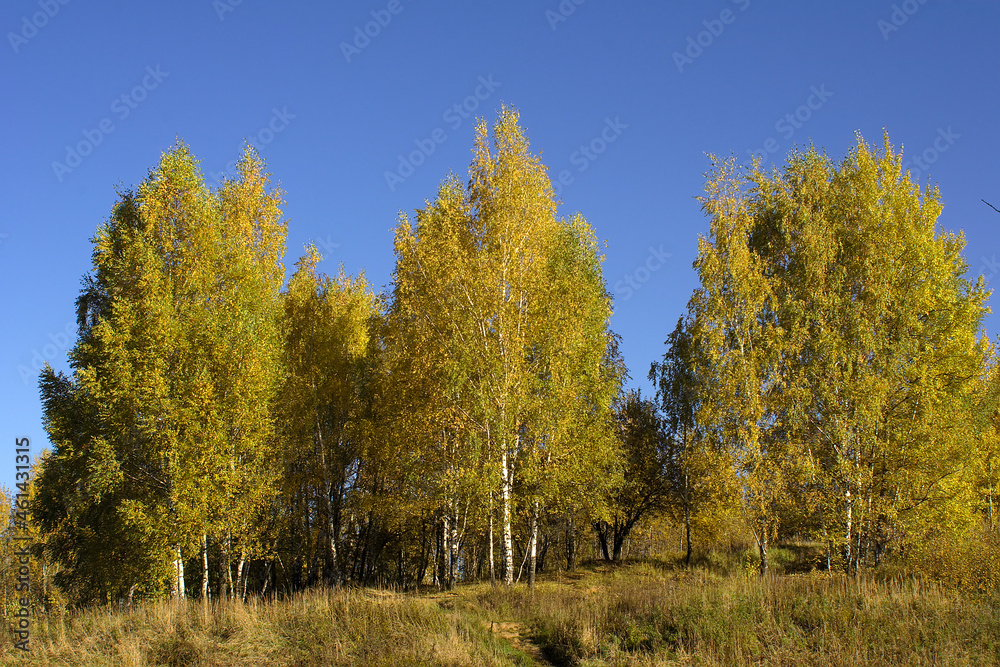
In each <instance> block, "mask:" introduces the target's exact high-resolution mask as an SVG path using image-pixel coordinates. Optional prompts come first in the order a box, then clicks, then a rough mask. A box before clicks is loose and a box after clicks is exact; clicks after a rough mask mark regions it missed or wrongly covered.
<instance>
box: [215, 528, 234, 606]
mask: <svg viewBox="0 0 1000 667" xmlns="http://www.w3.org/2000/svg"><path fill="white" fill-rule="evenodd" d="M229 547H230V537H229V535H226V539H225V540H223V542H222V558H220V559H219V566H220V567H221V568H222V581H223V585H224V586H225V590H224V591H223V594H222V595H220V597H222V598H231V597H233V595H235V591H233V571H232V569H230V563H229Z"/></svg>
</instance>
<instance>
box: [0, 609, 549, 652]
mask: <svg viewBox="0 0 1000 667" xmlns="http://www.w3.org/2000/svg"><path fill="white" fill-rule="evenodd" d="M21 653H22V652H20V651H16V650H15V649H13V648H12V647H10V646H9V644H8V645H7V646H4V647H3V649H2V652H0V664H4V665H6V664H29V665H46V666H52V667H56V666H57V665H58V666H62V665H66V666H73V667H77V666H80V665H88V666H91V665H92V666H95V667H96V666H104V665H108V666H110V665H116V666H118V665H122V666H129V667H145V666H147V665H177V666H182V665H183V666H187V665H206V666H207V665H269V666H270V665H289V666H291V665H295V666H297V667H300V666H301V667H305V666H307V665H401V664H403V665H516V664H519V661H521V662H526V664H530V661H526V659H524V658H523V657H522V656H520V654H519V653H517V652H516V651H514V650H513V649H511V648H510V646H509V644H507V643H506V642H504V641H502V640H500V639H497V638H495V637H493V635H492V634H490V631H489V628H487V627H483V625H482V624H481V623H479V622H477V621H476V620H475V619H474V618H470V617H468V616H466V615H464V614H459V613H454V612H449V611H447V610H446V609H444V608H442V606H441V605H439V604H437V602H436V601H435V600H433V599H430V598H426V597H416V596H397V595H391V594H390V595H386V594H379V593H377V592H368V591H358V590H332V591H311V592H307V593H303V594H300V595H296V596H295V597H294V598H291V599H289V600H285V601H278V602H250V603H248V604H246V605H242V604H237V603H229V602H223V603H216V604H214V605H212V609H211V611H210V613H209V615H208V617H207V618H206V615H205V614H204V610H203V607H202V606H201V605H200V604H199V603H197V602H190V603H186V604H185V603H172V602H157V603H149V604H145V605H142V606H139V607H138V608H137V609H135V610H134V611H132V612H124V611H113V610H108V609H92V610H88V611H83V612H78V613H71V614H67V615H65V616H52V617H49V618H42V619H35V623H34V626H33V628H32V638H31V652H30V654H29V655H27V656H24V655H18V654H21Z"/></svg>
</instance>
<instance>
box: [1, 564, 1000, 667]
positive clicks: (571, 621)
mask: <svg viewBox="0 0 1000 667" xmlns="http://www.w3.org/2000/svg"><path fill="white" fill-rule="evenodd" d="M790 558H794V554H792V555H787V554H786V555H785V556H781V557H780V558H778V561H779V562H780V561H781V560H782V559H786V560H787V559H790ZM746 560H747V557H746V554H744V553H743V552H742V551H734V552H732V553H728V554H727V553H715V554H705V555H703V556H702V557H701V558H699V563H700V564H699V565H697V566H695V567H692V568H691V569H689V570H687V569H684V568H683V567H680V566H679V565H678V560H677V559H675V558H669V559H666V560H663V561H655V562H654V561H649V562H643V563H632V564H626V565H623V566H609V565H603V564H591V565H589V566H587V567H585V568H581V569H580V570H578V571H576V572H572V573H566V572H561V573H555V574H548V575H545V576H543V577H541V578H540V580H539V582H538V585H537V586H536V588H535V589H534V590H530V589H528V588H527V587H525V586H523V585H522V586H515V587H512V588H505V587H494V586H491V585H490V584H470V585H465V586H460V587H459V588H458V589H457V590H456V591H455V592H454V593H440V592H436V591H425V592H421V593H411V594H401V593H394V592H387V591H375V590H365V589H334V590H314V591H308V592H305V593H301V594H297V595H295V596H292V597H290V598H288V599H285V600H279V601H258V600H252V601H250V602H248V603H247V604H245V605H244V604H239V603H234V602H217V603H213V604H212V606H211V607H210V609H209V610H208V613H207V614H206V612H205V609H204V608H203V607H202V605H201V604H200V603H199V602H197V601H192V602H188V603H174V602H154V603H146V604H142V605H137V606H136V608H135V609H133V610H132V611H124V610H112V609H108V608H93V609H89V610H85V611H79V612H73V613H68V614H64V615H52V616H49V617H41V618H35V619H34V623H33V628H32V639H31V644H32V651H31V653H30V655H27V656H24V655H20V652H19V651H15V650H14V649H13V648H12V646H11V644H10V643H8V645H7V646H4V647H3V648H2V649H0V664H4V665H6V664H35V665H53V666H56V665H73V666H76V665H131V666H146V665H289V666H290V665H297V666H306V665H528V664H532V663H533V661H532V658H531V657H529V655H528V653H530V652H531V651H532V650H535V649H540V652H539V651H536V653H537V655H538V657H540V656H542V655H544V657H545V659H547V660H548V661H549V662H551V663H553V664H557V665H674V664H697V665H710V666H711V665H720V666H721V665H817V666H820V665H830V666H833V665H837V666H854V665H858V666H860V665H865V666H867V665H970V666H971V665H998V664H1000V614H998V613H997V611H998V609H997V607H998V606H1000V605H997V600H996V599H995V598H988V597H985V596H975V595H967V594H964V593H960V592H958V591H957V590H955V589H953V588H946V587H944V586H942V585H939V584H936V583H930V582H926V581H922V580H919V579H914V578H906V577H895V578H880V577H877V576H862V577H860V578H856V579H855V578H848V577H845V576H842V575H838V574H828V573H825V572H820V571H813V572H804V573H797V574H785V575H781V574H775V575H773V576H769V577H767V578H764V579H761V578H760V577H759V576H757V575H755V574H753V572H752V567H748V563H745V562H744V561H746ZM794 569H795V568H793V567H791V566H789V567H788V570H789V571H794ZM500 628H503V629H504V630H505V632H506V633H507V634H506V635H504V634H503V633H502V632H499V629H500ZM511 628H515V630H511ZM518 634H520V637H521V639H513V638H512V636H516V635H518ZM511 643H513V644H515V645H518V647H519V648H514V647H513V646H512V645H511ZM519 649H524V650H525V651H527V653H526V652H522V651H521V650H519Z"/></svg>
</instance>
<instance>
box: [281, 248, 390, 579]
mask: <svg viewBox="0 0 1000 667" xmlns="http://www.w3.org/2000/svg"><path fill="white" fill-rule="evenodd" d="M321 260H322V256H321V255H320V254H319V252H318V251H317V250H316V248H315V246H312V245H309V246H308V247H307V248H306V253H305V255H303V257H302V258H301V259H300V260H299V262H298V263H297V265H296V266H297V267H298V268H297V270H296V272H295V273H294V274H293V275H292V277H291V279H290V280H289V283H288V289H287V291H286V292H285V293H284V295H283V301H284V319H283V322H284V327H283V328H284V336H283V341H284V342H283V356H284V359H283V362H284V364H283V365H284V368H285V369H286V376H285V378H284V381H283V383H282V388H281V400H280V403H279V405H278V414H279V421H280V423H281V426H280V427H279V436H280V441H281V448H282V449H281V451H282V452H283V457H284V461H285V477H284V481H283V491H284V492H283V495H282V497H280V498H279V499H278V501H279V502H281V503H287V504H289V505H292V504H294V507H295V510H294V511H293V523H294V525H295V527H296V528H295V531H296V534H297V535H298V536H299V539H301V538H305V540H306V541H309V536H308V532H309V531H308V529H307V528H306V526H307V525H308V523H309V520H310V518H312V517H313V515H314V514H318V516H319V517H321V520H320V521H319V522H318V524H319V528H320V530H319V534H320V535H321V536H322V539H321V541H320V544H319V545H318V546H319V548H318V550H317V553H316V555H317V556H318V557H319V559H320V560H321V561H322V566H321V567H320V571H321V573H322V578H323V580H324V581H325V582H326V583H330V584H333V583H337V582H339V581H340V580H341V578H342V576H343V575H342V570H343V567H344V565H343V562H342V560H343V556H342V553H341V552H342V550H343V549H342V546H341V541H342V529H343V524H344V520H343V514H344V510H345V505H346V503H347V501H348V497H349V495H350V493H351V491H352V489H353V486H354V484H355V481H356V479H357V475H358V472H359V466H360V465H361V457H362V449H363V440H364V438H365V437H366V432H367V430H368V428H369V426H368V414H367V413H368V408H367V396H366V388H367V382H368V378H369V376H370V369H369V367H368V366H369V363H368V362H369V356H368V352H369V338H370V335H371V334H370V327H371V320H372V318H373V317H374V316H375V315H376V307H377V304H376V299H375V295H374V293H373V292H372V290H371V286H370V285H369V284H368V283H367V281H366V280H365V279H364V276H363V275H362V276H359V277H357V278H353V277H351V276H348V275H347V274H346V273H345V272H344V270H343V267H341V269H340V271H339V273H338V274H337V277H336V278H332V277H330V276H327V275H324V274H322V273H321V272H320V271H319V268H318V265H319V263H320V261H321ZM304 533H305V534H304ZM307 560H310V561H312V560H313V559H312V558H307Z"/></svg>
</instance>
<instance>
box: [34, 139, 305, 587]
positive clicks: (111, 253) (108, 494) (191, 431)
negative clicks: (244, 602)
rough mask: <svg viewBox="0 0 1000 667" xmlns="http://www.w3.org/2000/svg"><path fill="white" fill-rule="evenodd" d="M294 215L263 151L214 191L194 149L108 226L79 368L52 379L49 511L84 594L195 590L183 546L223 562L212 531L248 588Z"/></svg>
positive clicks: (77, 351) (47, 520) (90, 292)
mask: <svg viewBox="0 0 1000 667" xmlns="http://www.w3.org/2000/svg"><path fill="white" fill-rule="evenodd" d="M279 206H280V193H279V192H277V191H274V190H268V178H267V175H266V174H265V173H264V172H263V164H262V162H261V161H260V159H259V158H258V157H257V156H256V154H255V153H254V152H253V151H252V149H248V150H247V152H246V153H245V155H244V156H243V158H242V159H241V160H240V162H239V165H238V177H237V178H236V179H235V180H227V181H226V182H224V183H223V185H222V186H221V187H220V189H219V190H218V191H211V190H209V189H208V188H206V187H205V185H204V181H203V179H202V177H201V174H200V171H199V169H198V166H197V162H196V161H195V159H194V158H193V156H192V155H191V154H190V151H189V150H188V148H187V147H186V146H184V145H183V144H181V145H178V146H176V147H175V148H174V149H173V150H171V151H170V152H168V153H166V154H164V155H163V157H162V158H161V160H160V163H159V165H158V166H157V168H156V169H154V170H153V171H152V172H151V174H150V176H149V178H147V179H146V181H144V182H143V183H142V184H141V185H140V186H139V188H138V190H137V191H136V192H134V193H133V192H124V193H122V194H121V199H120V201H119V202H118V204H117V205H116V206H115V208H114V210H113V212H112V215H111V217H110V219H109V221H108V222H107V223H105V224H103V225H101V226H100V227H99V229H98V232H97V234H96V236H95V237H94V245H95V250H94V270H93V272H92V273H91V274H90V275H89V276H87V277H86V278H85V279H84V288H83V290H82V292H81V295H80V298H79V299H78V301H77V309H78V325H79V329H80V334H79V341H78V343H77V345H76V346H75V347H74V349H73V350H72V351H71V353H70V364H71V367H72V368H73V376H72V377H71V378H69V377H66V376H64V375H62V374H59V375H56V374H55V373H53V372H52V371H51V369H46V370H44V371H43V373H42V378H41V381H40V386H41V391H42V399H43V405H44V407H45V419H46V428H47V430H48V432H49V436H50V439H51V441H52V443H53V445H54V446H55V450H54V452H53V454H52V456H51V457H50V458H49V459H48V460H47V463H46V465H45V467H44V468H43V469H42V471H41V474H40V475H39V479H38V484H39V496H40V498H41V497H44V498H46V499H48V502H39V503H38V504H37V505H36V507H35V512H36V513H37V515H38V518H39V521H40V524H41V525H42V526H43V528H44V530H45V532H46V534H47V535H48V536H49V537H47V546H48V547H49V548H50V549H51V553H52V555H53V557H55V558H58V559H59V560H60V561H61V562H63V563H64V565H66V568H65V570H64V571H65V573H66V575H65V576H66V577H67V578H69V579H75V580H76V581H77V582H78V583H77V584H74V587H75V589H76V590H77V591H78V593H79V597H80V598H84V599H86V598H88V597H93V596H94V595H102V596H106V595H120V594H122V590H123V588H124V590H126V591H130V590H133V589H134V587H137V586H138V587H140V588H141V589H143V590H147V591H149V592H156V591H158V590H161V589H162V587H164V586H168V587H169V588H170V589H171V590H172V591H173V592H174V594H176V595H180V596H183V595H185V594H186V587H185V576H184V563H185V557H184V552H185V551H187V552H188V553H189V554H190V553H191V552H194V553H198V552H199V551H201V552H202V555H203V561H204V563H205V564H206V570H207V542H208V538H209V537H210V538H213V539H214V540H215V541H216V542H217V543H218V544H219V545H220V546H221V548H222V552H223V558H222V560H223V570H222V572H223V580H224V581H223V583H224V586H225V589H226V590H228V591H229V592H232V593H234V592H235V591H236V590H238V589H239V588H240V583H241V582H240V577H242V575H243V572H244V565H245V563H246V559H247V557H248V556H249V555H250V554H252V553H254V552H256V551H257V550H258V537H259V536H258V535H257V534H256V532H257V528H258V527H259V522H257V520H256V516H257V514H258V513H259V512H260V511H261V510H262V508H263V507H264V505H265V502H266V500H268V499H269V498H270V496H271V495H272V494H273V492H274V490H273V483H274V479H273V472H271V471H272V468H273V467H272V466H269V465H266V461H267V460H268V454H269V451H268V447H269V445H270V443H271V442H272V413H271V406H272V403H273V396H274V393H275V391H276V388H277V378H278V373H279V372H280V364H279V361H280V356H279V352H280V348H279V338H278V328H277V324H278V323H277V319H276V315H277V305H278V304H277V297H278V290H279V289H280V285H281V282H282V280H283V276H284V269H283V267H282V265H281V256H282V255H283V253H284V238H285V226H284V223H283V222H281V220H280V217H281V212H280V208H279ZM113 535H119V536H121V537H122V538H123V539H121V540H115V539H109V538H108V536H113ZM102 542H103V544H102ZM85 547H86V548H89V549H92V551H91V552H90V553H87V554H86V555H84V554H82V553H81V552H80V550H81V549H82V548H85ZM112 552H113V553H112ZM234 553H238V554H239V560H238V561H237V562H238V564H237V577H236V580H235V582H234V580H233V577H232V569H231V565H232V564H231V562H230V558H231V556H232V555H233V554H234ZM123 562H124V563H127V566H124V567H120V568H119V570H118V571H112V572H102V571H100V568H102V567H104V565H105V564H110V563H123ZM204 576H205V579H204V581H205V582H206V584H207V571H206V572H205V573H204Z"/></svg>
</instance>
